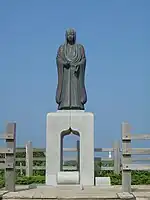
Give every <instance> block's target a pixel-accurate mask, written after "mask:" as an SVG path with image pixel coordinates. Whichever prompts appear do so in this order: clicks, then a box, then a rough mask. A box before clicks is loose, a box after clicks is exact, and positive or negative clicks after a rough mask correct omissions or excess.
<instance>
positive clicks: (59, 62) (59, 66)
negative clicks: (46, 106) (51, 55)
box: [56, 46, 64, 104]
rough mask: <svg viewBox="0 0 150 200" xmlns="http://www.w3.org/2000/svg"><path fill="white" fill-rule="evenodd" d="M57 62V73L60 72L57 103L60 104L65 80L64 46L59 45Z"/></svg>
mask: <svg viewBox="0 0 150 200" xmlns="http://www.w3.org/2000/svg"><path fill="white" fill-rule="evenodd" d="M56 64H57V74H58V84H57V90H56V103H57V104H60V102H61V91H62V81H63V66H64V62H63V59H62V46H60V47H59V49H58V52H57V57H56Z"/></svg>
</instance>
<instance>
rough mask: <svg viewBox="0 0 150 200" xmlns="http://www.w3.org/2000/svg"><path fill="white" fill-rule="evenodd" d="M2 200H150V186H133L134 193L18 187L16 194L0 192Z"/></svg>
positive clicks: (117, 189) (91, 188)
mask: <svg viewBox="0 0 150 200" xmlns="http://www.w3.org/2000/svg"><path fill="white" fill-rule="evenodd" d="M0 195H1V199H8V200H14V199H20V200H21V199H26V200H29V199H36V200H37V199H62V200H65V199H69V200H75V199H80V200H81V199H82V200H83V199H90V200H98V199H101V200H102V199H103V200H104V199H107V200H108V199H109V200H115V199H116V200H118V199H124V200H125V199H128V200H129V199H137V200H150V185H140V186H132V193H131V194H129V193H122V192H121V186H110V187H109V188H100V187H97V186H89V187H84V188H81V187H80V186H57V187H51V186H44V185H41V186H40V185H39V186H35V185H32V186H16V192H8V193H7V191H5V190H4V189H3V190H1V192H0Z"/></svg>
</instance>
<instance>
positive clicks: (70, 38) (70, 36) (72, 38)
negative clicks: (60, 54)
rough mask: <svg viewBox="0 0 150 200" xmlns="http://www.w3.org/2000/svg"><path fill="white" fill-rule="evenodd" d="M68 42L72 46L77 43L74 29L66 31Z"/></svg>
mask: <svg viewBox="0 0 150 200" xmlns="http://www.w3.org/2000/svg"><path fill="white" fill-rule="evenodd" d="M66 41H67V43H70V44H74V43H75V42H76V32H75V30H74V29H72V28H70V29H68V30H67V31H66Z"/></svg>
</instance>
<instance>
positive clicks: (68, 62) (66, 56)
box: [56, 29, 87, 110]
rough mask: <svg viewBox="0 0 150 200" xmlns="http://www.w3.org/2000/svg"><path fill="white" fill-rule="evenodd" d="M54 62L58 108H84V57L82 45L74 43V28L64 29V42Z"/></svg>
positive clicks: (85, 96) (85, 97) (85, 98)
mask: <svg viewBox="0 0 150 200" xmlns="http://www.w3.org/2000/svg"><path fill="white" fill-rule="evenodd" d="M56 63H57V72H58V85H57V91H56V102H57V104H58V110H84V104H85V103H86V102H87V94H86V89H85V84H84V79H85V78H84V77H85V67H86V57H85V51H84V47H83V46H82V45H81V44H76V32H75V30H74V29H69V30H67V31H66V42H65V43H64V44H63V45H61V46H60V47H59V49H58V52H57V57H56Z"/></svg>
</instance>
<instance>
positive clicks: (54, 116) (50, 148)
mask: <svg viewBox="0 0 150 200" xmlns="http://www.w3.org/2000/svg"><path fill="white" fill-rule="evenodd" d="M70 128H71V130H72V132H73V133H74V134H76V135H78V134H79V136H80V172H79V174H80V175H79V176H80V181H79V182H80V184H81V185H85V186H86V185H87V186H92V185H94V116H93V114H92V113H88V112H84V111H64V110H63V111H58V112H55V113H48V115H47V127H46V185H53V186H56V185H57V184H58V183H57V175H58V172H60V171H61V169H60V167H61V155H62V153H61V149H62V145H61V143H62V136H64V135H68V134H69V129H70ZM64 181H65V180H64Z"/></svg>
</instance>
